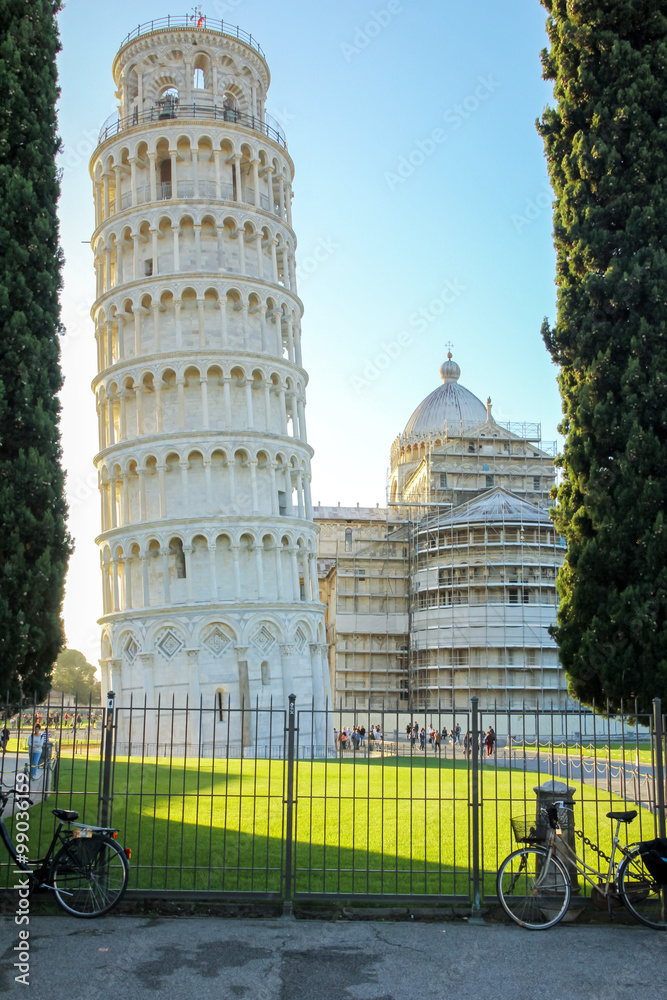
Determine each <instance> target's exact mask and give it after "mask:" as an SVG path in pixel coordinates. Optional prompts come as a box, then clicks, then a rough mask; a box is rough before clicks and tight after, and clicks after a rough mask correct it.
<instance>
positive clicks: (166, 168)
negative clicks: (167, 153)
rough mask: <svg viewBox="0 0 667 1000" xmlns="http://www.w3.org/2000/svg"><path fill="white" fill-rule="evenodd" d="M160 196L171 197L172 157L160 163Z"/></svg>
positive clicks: (164, 198)
mask: <svg viewBox="0 0 667 1000" xmlns="http://www.w3.org/2000/svg"><path fill="white" fill-rule="evenodd" d="M160 198H161V200H162V201H165V200H166V199H167V198H171V158H169V159H168V160H162V162H161V163H160Z"/></svg>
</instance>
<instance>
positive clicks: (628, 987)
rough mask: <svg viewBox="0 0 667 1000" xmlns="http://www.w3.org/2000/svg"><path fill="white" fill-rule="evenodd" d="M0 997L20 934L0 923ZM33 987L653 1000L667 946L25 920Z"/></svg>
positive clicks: (645, 938)
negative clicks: (630, 998) (27, 921)
mask: <svg viewBox="0 0 667 1000" xmlns="http://www.w3.org/2000/svg"><path fill="white" fill-rule="evenodd" d="M0 919H1V920H2V923H1V924H0V941H1V944H0V995H2V996H7V997H13V996H17V995H21V991H22V990H23V989H24V986H23V984H21V983H16V982H15V981H14V975H15V974H16V973H15V970H14V968H13V963H14V961H16V952H15V951H14V950H13V949H14V948H15V947H16V945H17V944H18V931H19V928H18V927H17V926H16V925H15V924H14V923H13V919H12V918H10V917H3V918H0ZM29 931H30V939H29V941H30V948H29V951H30V961H29V965H30V972H29V985H30V986H32V987H34V988H36V991H37V993H38V995H39V996H41V997H44V998H49V1000H108V998H110V997H113V1000H148V998H151V1000H155V998H156V997H157V996H164V997H167V998H168V1000H213V998H215V1000H246V998H247V1000H413V998H414V1000H417V998H428V1000H430V998H456V1000H480V998H487V997H490V998H493V1000H534V998H535V997H539V996H545V997H548V998H549V1000H621V998H623V1000H627V998H628V996H631V997H632V998H634V1000H644V998H646V1000H649V998H650V1000H658V998H662V997H664V996H665V995H666V987H665V985H664V970H665V967H666V965H667V961H666V960H667V933H661V932H657V931H651V930H649V929H648V928H643V927H640V926H639V925H638V926H637V927H634V926H614V925H613V924H611V925H601V926H599V925H593V926H588V925H586V926H576V925H570V926H567V925H561V926H558V927H555V928H552V929H551V930H548V931H541V932H530V931H524V930H522V929H521V928H519V927H514V926H511V925H504V924H489V925H487V926H472V925H468V924H467V923H465V922H463V921H456V922H447V923H416V922H414V923H405V922H403V923H390V922H378V921H356V922H353V921H349V922H348V921H344V922H325V921H312V920H293V919H289V918H286V917H284V918H281V919H265V920H258V919H244V918H241V919H229V918H220V917H199V916H197V917H155V918H150V917H145V916H144V917H125V916H117V917H113V916H111V917H103V918H101V919H99V920H76V919H74V918H72V917H67V916H62V917H59V916H51V917H47V916H44V917H39V916H36V917H34V918H33V919H32V921H31V924H30V926H29Z"/></svg>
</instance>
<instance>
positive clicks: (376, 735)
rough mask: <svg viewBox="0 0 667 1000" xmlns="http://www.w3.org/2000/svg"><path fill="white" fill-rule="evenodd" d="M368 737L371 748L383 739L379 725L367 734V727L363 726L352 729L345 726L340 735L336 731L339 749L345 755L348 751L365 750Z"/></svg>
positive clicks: (372, 727) (335, 736)
mask: <svg viewBox="0 0 667 1000" xmlns="http://www.w3.org/2000/svg"><path fill="white" fill-rule="evenodd" d="M366 737H368V745H369V748H370V746H371V744H373V743H375V742H376V741H380V740H382V739H383V736H382V729H381V728H380V726H379V725H374V726H371V727H370V729H369V730H368V732H366V727H365V726H364V725H363V724H361V725H359V726H353V727H352V728H350V726H343V727H342V728H341V731H340V733H337V732H336V730H335V729H334V738H335V740H336V745H337V746H338V747H339V749H340V752H341V753H344V752H345V751H346V750H360V749H361V748H362V747H364V748H365V746H366Z"/></svg>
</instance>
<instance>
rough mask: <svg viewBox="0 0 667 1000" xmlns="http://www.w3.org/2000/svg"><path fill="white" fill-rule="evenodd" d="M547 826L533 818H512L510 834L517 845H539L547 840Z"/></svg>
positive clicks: (543, 820)
mask: <svg viewBox="0 0 667 1000" xmlns="http://www.w3.org/2000/svg"><path fill="white" fill-rule="evenodd" d="M548 829H549V824H548V823H547V821H546V819H539V820H538V819H535V817H534V816H513V817H512V833H513V834H514V839H515V840H516V841H517V843H519V844H541V843H542V842H543V841H545V840H546V839H547V832H548Z"/></svg>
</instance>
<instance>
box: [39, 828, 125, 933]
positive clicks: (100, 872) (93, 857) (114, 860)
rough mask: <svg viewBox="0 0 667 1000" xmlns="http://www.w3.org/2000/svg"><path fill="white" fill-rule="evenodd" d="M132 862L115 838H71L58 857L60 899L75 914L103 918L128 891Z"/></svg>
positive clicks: (55, 873) (55, 872)
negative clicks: (128, 860) (129, 863)
mask: <svg viewBox="0 0 667 1000" xmlns="http://www.w3.org/2000/svg"><path fill="white" fill-rule="evenodd" d="M128 874H129V865H128V862H127V858H126V856H125V852H124V851H123V850H122V848H121V847H119V846H118V844H117V843H116V841H115V840H112V839H111V838H110V837H105V836H103V835H102V834H95V835H94V836H92V837H82V838H81V839H77V840H74V839H72V840H68V841H67V843H66V844H65V845H64V847H63V848H62V850H61V851H59V852H58V854H57V855H56V857H55V858H54V861H53V865H52V867H51V881H52V884H53V888H54V890H55V894H56V899H57V900H58V902H59V903H60V905H61V906H62V908H63V909H64V910H67V912H68V913H71V914H73V916H75V917H100V916H101V915H102V914H103V913H108V912H109V910H110V909H111V908H112V907H114V906H115V905H116V903H117V902H118V901H119V900H120V898H121V896H122V895H123V893H124V892H125V889H126V886H127V879H128Z"/></svg>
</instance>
